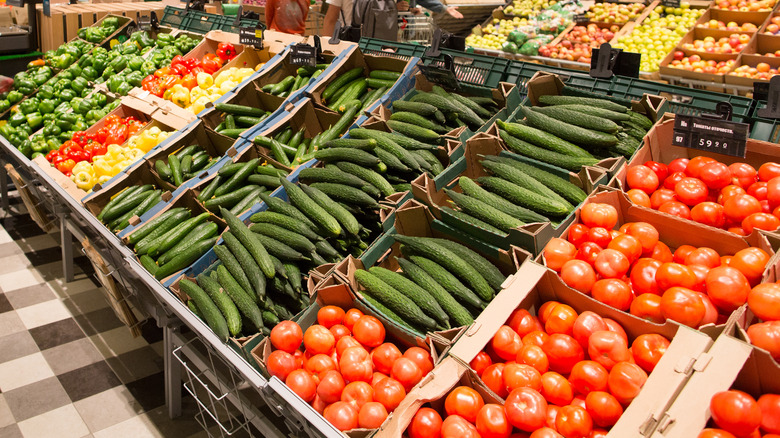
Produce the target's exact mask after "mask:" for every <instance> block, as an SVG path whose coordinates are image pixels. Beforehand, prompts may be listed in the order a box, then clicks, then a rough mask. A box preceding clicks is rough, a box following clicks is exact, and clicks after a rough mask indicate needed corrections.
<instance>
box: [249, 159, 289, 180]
mask: <svg viewBox="0 0 780 438" xmlns="http://www.w3.org/2000/svg"><path fill="white" fill-rule="evenodd" d="M255 173H256V174H258V175H266V176H275V177H277V178H286V177H287V171H286V170H284V169H277V168H275V167H274V166H271V165H270V164H267V163H263V164H261V165H259V166H257V167H256V168H255Z"/></svg>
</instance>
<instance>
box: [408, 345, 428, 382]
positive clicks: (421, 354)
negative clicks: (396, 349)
mask: <svg viewBox="0 0 780 438" xmlns="http://www.w3.org/2000/svg"><path fill="white" fill-rule="evenodd" d="M404 357H405V358H407V359H410V360H411V361H412V362H414V363H415V365H417V367H418V368H420V369H421V370H422V372H423V376H424V375H426V374H428V373H429V372H430V371H431V370H432V369H433V359H431V354H430V353H428V352H427V351H425V350H423V349H422V348H420V347H409V348H408V349H407V350H406V351H404Z"/></svg>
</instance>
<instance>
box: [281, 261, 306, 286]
mask: <svg viewBox="0 0 780 438" xmlns="http://www.w3.org/2000/svg"><path fill="white" fill-rule="evenodd" d="M284 269H285V270H286V271H287V276H288V278H287V281H288V282H289V283H290V286H292V288H293V290H295V291H296V292H298V293H302V292H303V283H302V282H301V278H302V277H303V274H301V270H300V269H299V268H298V265H296V264H295V263H285V264H284Z"/></svg>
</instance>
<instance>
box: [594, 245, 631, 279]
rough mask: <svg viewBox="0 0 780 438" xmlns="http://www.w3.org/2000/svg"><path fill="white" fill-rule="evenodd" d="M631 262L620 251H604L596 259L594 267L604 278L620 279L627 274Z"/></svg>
mask: <svg viewBox="0 0 780 438" xmlns="http://www.w3.org/2000/svg"><path fill="white" fill-rule="evenodd" d="M630 266H631V262H630V261H629V260H628V257H626V256H625V254H623V253H622V252H620V251H617V250H614V249H605V250H603V251H601V252H600V253H599V255H598V256H597V257H596V261H595V263H594V267H595V268H596V272H598V273H599V275H601V276H602V277H604V278H622V277H623V276H624V275H626V273H627V272H628V268H629V267H630Z"/></svg>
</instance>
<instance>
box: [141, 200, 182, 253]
mask: <svg viewBox="0 0 780 438" xmlns="http://www.w3.org/2000/svg"><path fill="white" fill-rule="evenodd" d="M182 212H183V213H185V214H186V216H187V217H189V214H190V213H189V212H188V211H187V210H186V209H184V208H182V207H177V208H172V209H170V210H168V211H166V212H165V213H163V214H161V215H159V216H157V217H156V218H154V219H152V220H150V221H149V222H147V223H145V224H142V225H141V226H139V227H138V228H136V229H135V230H133V232H132V233H131V234H130V235H129V236H127V243H129V244H135V243H138V242H140V241H141V239H143V238H144V237H146V236H147V235H149V233H151V232H152V231H154V230H155V229H157V227H158V226H159V225H160V224H162V223H164V222H165V221H167V220H168V218H170V217H171V216H173V215H175V214H177V213H182Z"/></svg>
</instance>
